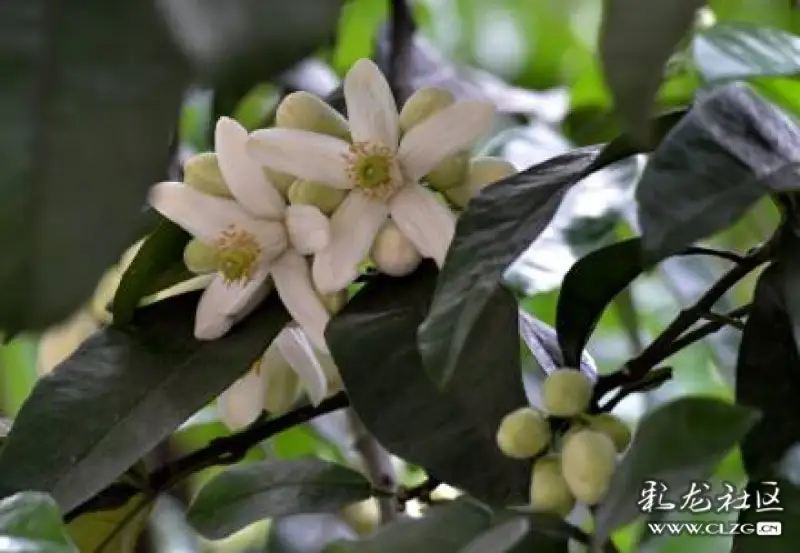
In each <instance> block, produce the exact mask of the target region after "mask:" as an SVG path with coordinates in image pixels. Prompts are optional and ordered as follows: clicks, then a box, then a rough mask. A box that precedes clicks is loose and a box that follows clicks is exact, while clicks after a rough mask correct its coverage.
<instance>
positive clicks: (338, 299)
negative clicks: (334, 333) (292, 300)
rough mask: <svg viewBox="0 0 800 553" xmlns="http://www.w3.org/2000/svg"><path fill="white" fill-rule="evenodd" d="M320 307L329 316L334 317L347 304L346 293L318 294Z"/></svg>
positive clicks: (343, 291)
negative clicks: (326, 311)
mask: <svg viewBox="0 0 800 553" xmlns="http://www.w3.org/2000/svg"><path fill="white" fill-rule="evenodd" d="M318 296H319V299H320V301H321V302H322V305H324V306H325V309H327V310H328V313H330V314H331V315H336V314H337V313H338V312H339V311H341V310H342V308H343V307H344V306H345V304H346V303H347V291H346V290H342V291H341V292H331V293H330V294H318Z"/></svg>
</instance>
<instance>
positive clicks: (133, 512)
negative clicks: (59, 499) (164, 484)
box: [67, 494, 153, 553]
mask: <svg viewBox="0 0 800 553" xmlns="http://www.w3.org/2000/svg"><path fill="white" fill-rule="evenodd" d="M152 509H153V501H152V500H151V499H148V498H147V497H145V496H144V495H141V494H140V495H135V496H133V497H132V498H130V499H129V500H128V501H127V502H126V503H125V504H124V505H122V506H121V507H118V508H116V509H110V510H107V511H96V512H92V513H86V514H83V515H81V516H79V517H77V518H76V519H74V520H73V521H71V522H70V523H69V525H68V526H67V529H68V532H69V535H70V537H71V538H72V540H73V541H74V542H75V545H77V546H78V549H79V550H80V551H82V552H86V553H133V551H134V550H135V548H136V543H137V541H138V540H139V536H140V535H141V533H142V532H143V531H144V529H145V528H146V527H147V518H148V517H149V516H150V511H152Z"/></svg>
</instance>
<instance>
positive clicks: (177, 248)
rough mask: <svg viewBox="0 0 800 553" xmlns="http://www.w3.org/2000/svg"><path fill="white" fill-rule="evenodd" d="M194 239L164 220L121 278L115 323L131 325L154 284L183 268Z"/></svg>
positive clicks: (116, 302) (114, 313)
mask: <svg viewBox="0 0 800 553" xmlns="http://www.w3.org/2000/svg"><path fill="white" fill-rule="evenodd" d="M190 238H191V237H190V236H189V234H188V233H187V232H186V231H184V230H183V229H182V228H180V227H179V226H178V225H176V224H174V223H172V222H171V221H168V220H166V219H162V220H161V221H160V222H159V223H158V226H156V228H155V230H153V232H152V233H151V234H150V236H148V237H147V238H146V239H145V241H144V243H143V244H142V245H141V247H140V248H139V251H137V252H136V256H135V257H134V258H133V261H132V262H131V264H130V265H129V266H128V268H127V269H126V270H125V272H124V273H123V275H122V278H121V279H120V282H119V286H118V287H117V293H116V294H115V295H114V300H113V302H112V304H111V313H112V315H113V316H114V324H115V325H117V326H127V325H128V324H130V323H131V321H132V320H133V314H134V311H136V308H137V307H138V306H139V302H140V301H141V300H142V298H144V297H145V296H147V295H148V294H150V293H151V292H153V291H154V290H153V283H154V282H156V281H157V280H158V279H159V277H161V276H163V275H165V274H166V273H167V272H168V271H169V270H170V269H171V268H172V267H174V265H175V263H176V262H178V263H180V264H181V265H183V248H184V247H185V246H186V243H187V242H189V239H190Z"/></svg>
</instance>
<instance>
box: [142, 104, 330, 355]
mask: <svg viewBox="0 0 800 553" xmlns="http://www.w3.org/2000/svg"><path fill="white" fill-rule="evenodd" d="M247 139H248V136H247V131H246V130H245V129H244V127H242V126H241V125H239V124H238V123H237V122H236V121H234V120H232V119H229V118H227V117H223V118H221V119H220V120H219V121H218V123H217V127H216V132H215V137H214V140H215V145H216V153H217V158H218V160H219V166H220V170H221V172H222V175H223V177H224V179H225V182H226V184H227V185H228V187H229V188H230V191H231V194H232V195H233V197H234V199H228V198H221V197H216V196H211V195H208V194H204V193H202V192H200V191H198V190H195V189H194V188H192V187H190V186H187V185H185V184H183V183H180V182H162V183H159V184H157V185H155V186H154V187H153V188H152V190H151V193H150V203H151V205H152V206H153V207H154V208H155V209H156V210H158V211H159V212H160V213H161V214H162V215H164V216H165V217H167V218H168V219H171V220H172V221H174V222H175V223H177V224H178V225H180V226H181V227H183V228H184V229H185V230H186V231H187V232H189V233H190V234H192V236H194V237H195V238H197V239H199V240H201V241H203V242H205V243H206V244H210V245H213V246H214V247H215V248H216V251H217V257H218V270H217V273H216V275H215V276H214V278H213V280H212V281H211V283H210V284H209V286H208V288H206V290H205V292H204V293H203V296H202V298H201V299H200V303H199V304H198V306H197V315H196V318H195V336H196V337H197V338H198V339H201V340H214V339H216V338H219V337H220V336H222V335H224V334H225V333H226V332H228V330H230V328H231V327H232V326H233V325H234V324H235V323H236V322H237V321H238V320H240V319H242V318H243V317H244V316H246V315H247V314H248V313H249V312H250V311H252V309H253V308H255V306H256V305H257V304H258V303H259V302H260V301H261V300H262V299H263V298H264V297H265V296H266V295H267V293H268V292H269V288H270V283H269V280H268V279H269V277H271V279H272V283H273V284H274V286H275V289H276V291H277V292H278V295H279V296H280V297H281V300H282V301H283V304H284V305H285V306H286V309H287V310H288V311H289V313H290V314H291V315H292V317H294V320H295V321H297V323H298V324H300V326H302V327H303V329H304V330H305V331H306V332H307V333H308V336H309V338H310V339H311V341H312V342H313V343H314V345H315V346H316V347H317V348H319V349H321V350H323V351H327V348H326V346H325V338H324V330H325V325H326V324H327V322H328V320H329V318H330V315H329V314H328V312H327V311H326V309H325V307H324V306H323V304H322V302H321V301H320V299H319V297H318V296H317V293H316V291H315V290H314V287H313V285H312V282H311V276H310V270H309V266H308V262H307V261H306V259H305V258H304V257H303V256H304V255H308V254H312V253H314V252H317V251H320V250H321V249H323V248H324V247H325V246H327V244H328V241H329V238H330V229H329V223H328V219H327V218H326V217H325V216H324V215H323V214H322V213H321V212H320V211H319V210H318V209H317V208H315V207H313V206H307V205H298V206H287V205H286V202H285V201H284V199H283V197H282V196H281V195H280V194H279V193H278V191H277V190H276V189H275V187H274V186H273V185H272V183H271V182H269V180H268V179H267V177H266V175H265V174H264V172H263V171H262V169H261V167H260V166H259V165H258V164H257V163H256V162H255V161H254V160H253V159H252V158H251V157H250V156H249V155H248V153H247V150H246V147H245V145H246V143H247Z"/></svg>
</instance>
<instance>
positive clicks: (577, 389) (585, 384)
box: [542, 367, 593, 417]
mask: <svg viewBox="0 0 800 553" xmlns="http://www.w3.org/2000/svg"><path fill="white" fill-rule="evenodd" d="M592 388H593V384H592V381H591V380H589V377H588V376H586V375H585V374H584V373H582V372H581V371H579V370H576V369H570V368H566V367H563V368H560V369H556V370H555V371H553V372H552V373H550V374H549V375H548V376H547V379H546V380H545V381H544V393H543V394H542V395H543V400H544V407H545V409H547V411H548V412H549V413H550V414H551V415H553V416H555V417H575V416H577V415H580V414H581V413H583V412H584V411H586V409H587V408H588V407H589V403H590V402H591V400H592Z"/></svg>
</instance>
